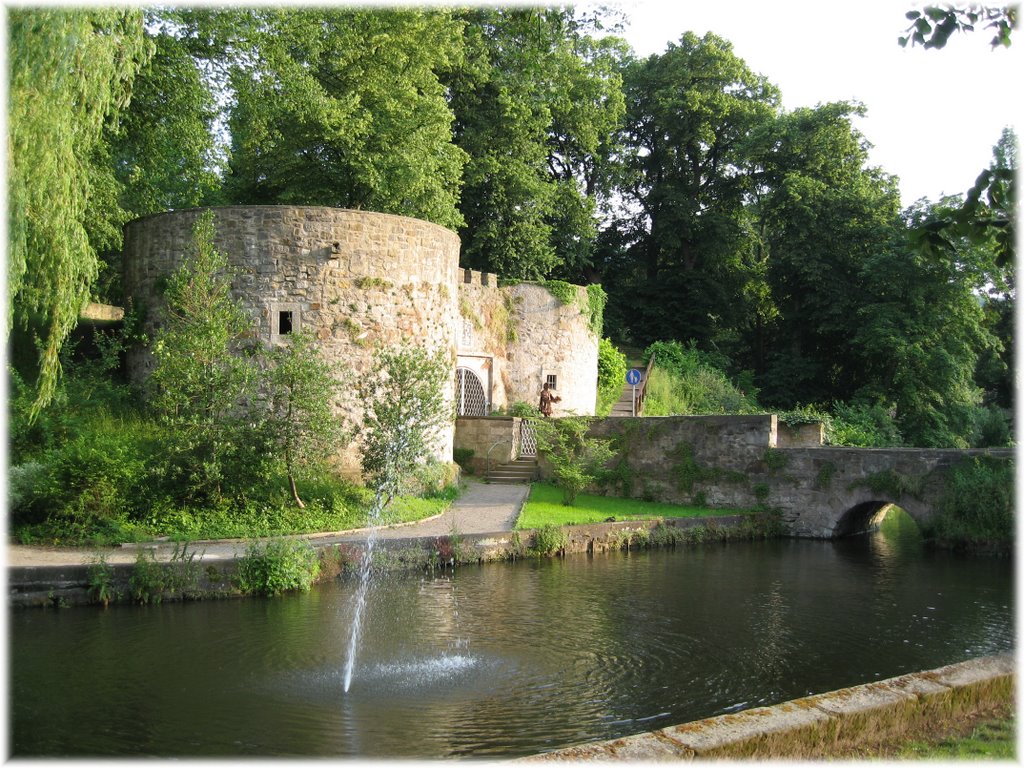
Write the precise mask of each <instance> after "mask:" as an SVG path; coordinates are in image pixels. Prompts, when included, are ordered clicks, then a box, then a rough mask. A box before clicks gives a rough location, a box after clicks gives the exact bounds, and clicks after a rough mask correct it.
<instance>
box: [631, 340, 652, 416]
mask: <svg viewBox="0 0 1024 768" xmlns="http://www.w3.org/2000/svg"><path fill="white" fill-rule="evenodd" d="M653 367H654V353H653V352H652V353H651V359H650V360H648V361H647V368H645V369H644V378H643V380H642V381H641V382H640V388H639V389H638V390H637V392H636V400H635V401H634V403H633V413H635V414H636V415H637V416H643V415H644V395H645V394H647V379H648V377H650V375H651V368H653Z"/></svg>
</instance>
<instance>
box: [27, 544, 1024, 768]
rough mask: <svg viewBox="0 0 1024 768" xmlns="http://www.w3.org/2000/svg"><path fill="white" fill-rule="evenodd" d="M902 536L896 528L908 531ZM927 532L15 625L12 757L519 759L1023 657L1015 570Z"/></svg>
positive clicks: (528, 567)
mask: <svg viewBox="0 0 1024 768" xmlns="http://www.w3.org/2000/svg"><path fill="white" fill-rule="evenodd" d="M897 527H898V526H897ZM904 533H906V535H882V534H875V535H871V536H862V537H858V538H855V539H848V540H843V541H838V542H821V541H799V540H781V541H772V542H752V543H731V544H711V545H705V546H693V547H685V548H680V549H676V550H669V551H657V552H652V553H640V554H635V553H632V554H619V555H609V556H603V555H599V556H596V557H587V556H582V555H581V556H575V557H570V558H567V559H564V560H544V561H532V560H531V561H520V562H518V563H514V564H492V565H486V566H479V567H478V566H471V567H464V568H462V569H460V570H458V571H456V572H455V573H454V574H450V573H448V574H445V575H441V576H437V577H425V576H423V575H421V574H390V575H388V576H387V577H384V578H382V579H380V580H378V581H377V582H376V583H375V585H374V586H373V587H372V588H371V596H370V603H369V605H368V608H367V612H366V626H365V629H364V635H363V645H362V650H361V655H360V657H359V661H358V663H357V665H356V670H355V675H354V677H353V681H352V688H351V690H350V691H349V692H348V693H347V694H346V693H343V691H342V671H343V667H344V662H345V658H344V656H345V648H346V641H347V638H348V622H349V618H350V616H351V611H352V606H351V597H352V594H353V592H354V588H355V584H354V583H353V582H338V583H336V584H332V585H327V586H323V587H320V588H318V589H316V590H314V591H313V592H312V593H310V594H308V595H298V596H290V597H286V598H280V599H266V600H263V599H252V600H221V601H211V602H205V603H191V604H184V605H182V604H165V605H161V606H150V607H145V606H138V607H136V606H118V607H111V608H110V609H108V610H102V609H89V608H74V609H66V610H18V611H14V612H12V613H11V614H10V616H9V632H10V657H9V658H10V670H9V695H10V701H9V715H10V718H11V728H10V731H9V738H10V748H11V752H12V754H13V755H81V756H99V755H164V756H207V757H209V756H255V755H268V756H363V757H416V758H422V757H470V756H474V757H491V758H496V757H512V756H518V755H527V754H532V753H536V752H541V751H544V750H549V749H554V748H558V747H562V746H568V745H570V744H576V743H581V742H587V741H596V740H601V739H609V738H615V737H618V736H622V735H627V734H633V733H639V732H642V731H647V730H651V729H654V728H660V727H664V726H668V725H673V724H676V723H682V722H686V721H689V720H695V719H699V718H703V717H709V716H712V715H717V714H722V713H725V712H732V711H737V710H740V709H746V708H749V707H754V706H760V705H765V704H773V703H778V702H781V701H786V700H788V699H792V698H796V697H800V696H804V695H807V694H811V693H822V692H825V691H829V690H833V689H836V688H841V687H844V686H849V685H856V684H859V683H864V682H870V681H872V680H876V679H883V678H887V677H892V676H895V675H899V674H902V673H906V672H913V671H918V670H922V669H929V668H933V667H938V666H941V665H944V664H949V663H952V662H957V661H963V660H965V659H969V658H972V657H975V656H982V655H985V654H990V653H994V652H999V651H1004V650H1008V649H1012V648H1013V647H1014V634H1013V628H1014V621H1013V604H1012V600H1013V597H1012V588H1013V573H1012V572H1013V566H1012V563H1011V561H1010V560H1008V559H998V558H985V557H977V558H967V557H957V556H954V555H951V554H949V553H942V552H929V551H926V550H923V549H922V548H921V546H920V542H919V540H918V539H917V538H916V536H915V532H914V530H911V531H909V532H904Z"/></svg>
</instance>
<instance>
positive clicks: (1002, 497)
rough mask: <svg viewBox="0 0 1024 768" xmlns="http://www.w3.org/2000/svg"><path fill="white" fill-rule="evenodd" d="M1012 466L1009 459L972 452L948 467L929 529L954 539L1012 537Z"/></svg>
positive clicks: (1006, 540) (1007, 539)
mask: <svg viewBox="0 0 1024 768" xmlns="http://www.w3.org/2000/svg"><path fill="white" fill-rule="evenodd" d="M1013 475H1014V470H1013V461H1012V460H1011V459H1004V458H998V457H994V456H972V457H970V458H968V459H965V460H964V461H962V462H961V463H960V464H958V465H957V466H955V467H954V468H953V469H951V470H950V472H949V475H948V476H947V479H946V490H945V493H944V495H943V498H942V501H941V503H940V505H939V513H938V515H936V518H935V521H934V523H933V526H932V533H933V535H935V536H936V537H938V538H939V539H942V540H946V541H950V542H954V543H972V542H975V543H980V542H1002V543H1010V542H1012V541H1013V538H1014V507H1013V498H1014V497H1013V492H1014V476H1013Z"/></svg>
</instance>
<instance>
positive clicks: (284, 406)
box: [266, 331, 345, 509]
mask: <svg viewBox="0 0 1024 768" xmlns="http://www.w3.org/2000/svg"><path fill="white" fill-rule="evenodd" d="M288 339H289V341H288V343H287V344H284V345H281V346H278V347H275V348H273V349H271V350H270V351H269V352H268V353H267V358H268V361H269V368H268V369H267V373H266V381H267V413H266V422H267V427H268V434H269V437H270V441H271V444H272V446H273V447H274V449H275V453H276V455H277V457H278V461H279V462H280V463H281V464H283V466H284V470H285V473H286V474H287V476H288V487H289V489H290V491H291V494H292V498H293V499H294V500H295V503H296V504H297V505H298V506H299V508H300V509H301V508H305V506H306V505H305V504H304V503H303V501H302V499H301V498H300V497H299V491H298V488H297V487H296V485H295V476H296V473H297V472H298V471H300V470H302V469H304V468H310V467H316V466H319V465H322V464H323V463H324V462H325V461H326V459H327V458H328V457H329V456H330V455H331V454H333V453H334V452H335V451H337V449H338V448H339V446H341V445H342V444H343V442H344V439H345V433H344V430H343V429H342V425H341V423H340V421H339V420H338V418H337V417H336V416H335V414H334V410H333V408H332V405H331V404H332V402H333V400H334V399H335V398H336V397H337V394H338V387H339V384H338V380H337V379H336V378H335V376H334V373H333V370H332V367H331V366H330V365H329V364H328V363H327V362H326V361H325V360H324V359H323V358H322V357H321V356H320V353H319V351H318V349H317V346H316V342H315V340H314V339H313V336H312V334H310V333H309V332H307V331H302V332H300V333H296V334H294V335H291V336H289V337H288Z"/></svg>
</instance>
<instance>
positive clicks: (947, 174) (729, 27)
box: [616, 0, 1024, 206]
mask: <svg viewBox="0 0 1024 768" xmlns="http://www.w3.org/2000/svg"><path fill="white" fill-rule="evenodd" d="M999 2H1000V3H1001V2H1002V0H999ZM991 4H992V5H995V4H996V0H992V2H991ZM921 5H922V3H919V2H915V0H905V2H904V1H903V0H856V2H839V1H837V0H774V1H773V0H699V1H697V0H675V1H674V2H666V0H619V2H618V3H616V6H617V7H618V8H620V9H621V10H622V11H623V12H624V13H625V15H626V16H627V18H628V19H629V25H628V26H627V28H626V30H625V31H624V33H623V34H624V36H625V37H626V39H627V40H628V41H629V43H630V45H632V47H633V50H634V51H636V53H637V55H639V56H649V55H651V54H653V53H661V52H663V51H664V50H665V48H666V47H667V45H668V43H670V42H677V41H678V40H679V38H680V37H681V36H682V35H683V33H684V32H686V31H692V32H694V33H696V34H698V35H703V34H704V33H705V32H708V31H711V32H714V33H715V34H717V35H719V36H720V37H723V38H725V39H726V40H728V41H730V42H731V43H732V44H733V50H734V52H735V53H736V55H737V56H739V57H740V58H741V59H743V60H744V61H745V62H746V63H747V66H749V67H750V68H751V69H752V70H753V71H755V72H757V73H759V74H761V75H764V76H765V77H767V78H768V80H769V81H770V82H772V83H774V84H775V85H777V86H778V87H779V89H780V90H781V91H782V100H783V106H784V107H785V109H787V110H793V109H796V108H797V107H813V106H816V105H817V104H821V103H826V102H830V101H859V102H861V103H862V104H864V105H865V107H866V108H867V115H866V117H864V118H861V119H858V120H857V121H856V123H855V125H856V126H857V128H858V129H859V130H860V131H861V133H863V134H864V136H865V138H866V139H867V140H868V141H869V142H870V143H871V144H873V145H874V148H873V149H872V150H871V155H870V162H871V164H872V165H877V166H880V167H881V168H882V169H883V170H885V171H886V172H888V173H890V174H892V175H895V176H897V177H899V181H900V192H901V197H902V201H903V205H904V206H907V205H910V204H911V203H913V202H914V201H915V200H917V199H918V198H921V197H929V198H931V199H932V200H937V199H939V198H940V197H941V196H942V194H944V193H945V194H960V193H963V192H966V191H967V190H968V189H969V188H970V187H971V186H972V185H973V184H974V180H975V178H976V177H977V175H978V174H979V173H980V172H981V171H982V170H984V169H985V168H987V167H988V165H989V163H990V162H991V160H992V147H993V145H994V144H995V143H996V141H998V139H999V136H1000V134H1001V133H1002V130H1003V128H1004V127H1006V126H1014V127H1015V128H1016V129H1017V132H1018V135H1019V133H1020V130H1019V126H1020V117H1021V110H1022V102H1024V90H1022V86H1021V77H1020V75H1021V73H1022V69H1021V48H1022V47H1024V30H1022V31H1020V32H1018V33H1017V36H1015V37H1014V41H1015V44H1014V45H1013V46H1012V47H1011V48H1010V49H1005V48H999V49H996V50H992V49H991V48H990V46H989V45H988V41H989V40H991V38H992V33H991V31H989V30H984V29H980V28H979V29H977V30H976V31H975V32H973V33H970V34H966V35H964V34H957V35H955V36H954V37H952V38H951V39H950V41H949V42H948V43H947V45H946V47H945V48H943V49H941V50H934V49H931V50H925V49H924V48H921V47H920V46H916V47H913V48H909V47H908V48H906V49H904V48H901V47H900V46H899V44H898V43H897V38H898V37H900V35H902V34H903V31H904V30H905V29H906V27H907V24H908V23H909V22H908V21H907V20H906V18H905V14H906V12H907V11H908V10H911V9H914V8H918V7H920V6H921ZM961 5H966V2H964V3H961Z"/></svg>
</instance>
